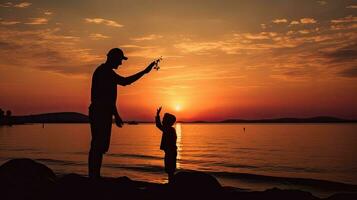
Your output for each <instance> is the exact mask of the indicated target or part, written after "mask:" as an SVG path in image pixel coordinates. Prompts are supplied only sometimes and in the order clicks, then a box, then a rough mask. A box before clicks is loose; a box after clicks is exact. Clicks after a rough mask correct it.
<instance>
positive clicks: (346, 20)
mask: <svg viewBox="0 0 357 200" xmlns="http://www.w3.org/2000/svg"><path fill="white" fill-rule="evenodd" d="M350 22H357V17H354V16H352V15H349V16H346V17H343V18H339V19H333V20H331V23H335V24H338V23H350Z"/></svg>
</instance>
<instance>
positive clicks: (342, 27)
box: [330, 24, 357, 31]
mask: <svg viewBox="0 0 357 200" xmlns="http://www.w3.org/2000/svg"><path fill="white" fill-rule="evenodd" d="M355 28H357V24H348V25H344V24H337V25H331V26H330V29H331V30H332V31H339V30H350V29H355Z"/></svg>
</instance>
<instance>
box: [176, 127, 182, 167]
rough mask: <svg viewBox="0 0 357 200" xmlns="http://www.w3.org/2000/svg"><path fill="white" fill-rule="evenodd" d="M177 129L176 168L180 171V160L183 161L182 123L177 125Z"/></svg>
mask: <svg viewBox="0 0 357 200" xmlns="http://www.w3.org/2000/svg"><path fill="white" fill-rule="evenodd" d="M175 128H176V135H177V142H176V145H177V161H176V166H177V169H180V168H181V166H180V162H179V160H181V153H180V152H181V151H182V145H181V137H182V132H181V123H176V125H175Z"/></svg>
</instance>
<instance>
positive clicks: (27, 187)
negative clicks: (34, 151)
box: [0, 158, 57, 199]
mask: <svg viewBox="0 0 357 200" xmlns="http://www.w3.org/2000/svg"><path fill="white" fill-rule="evenodd" d="M56 179H57V177H56V175H55V173H53V171H52V170H51V169H50V168H48V167H46V166H45V165H43V164H41V163H38V162H36V161H34V160H31V159H27V158H23V159H13V160H10V161H8V162H6V163H4V164H3V165H1V166H0V187H1V189H3V191H4V192H5V197H6V196H8V197H9V198H11V199H17V198H21V197H24V198H25V197H26V198H35V196H36V197H38V196H42V197H44V196H46V195H47V194H48V192H50V191H51V189H52V188H53V187H54V185H55V182H56Z"/></svg>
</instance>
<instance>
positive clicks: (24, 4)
mask: <svg viewBox="0 0 357 200" xmlns="http://www.w3.org/2000/svg"><path fill="white" fill-rule="evenodd" d="M31 5H32V3H29V2H22V3H18V4H15V5H14V7H15V8H27V7H29V6H31Z"/></svg>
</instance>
